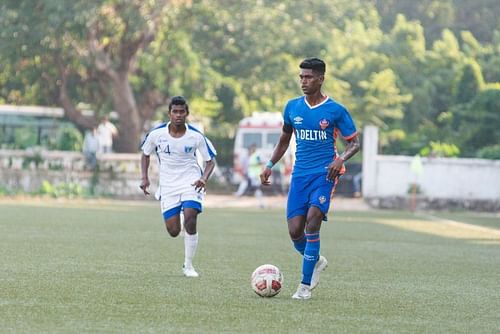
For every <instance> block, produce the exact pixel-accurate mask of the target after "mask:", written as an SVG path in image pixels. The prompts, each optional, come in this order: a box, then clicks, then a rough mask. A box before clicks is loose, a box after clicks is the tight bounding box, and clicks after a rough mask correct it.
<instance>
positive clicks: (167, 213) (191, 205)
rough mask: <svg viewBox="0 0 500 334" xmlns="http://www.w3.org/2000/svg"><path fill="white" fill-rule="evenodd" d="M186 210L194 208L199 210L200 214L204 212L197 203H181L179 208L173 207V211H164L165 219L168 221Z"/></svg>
mask: <svg viewBox="0 0 500 334" xmlns="http://www.w3.org/2000/svg"><path fill="white" fill-rule="evenodd" d="M185 208H192V209H196V210H198V212H201V211H202V207H201V203H200V202H197V201H184V202H181V204H180V205H179V206H176V207H173V208H171V209H168V210H165V211H163V219H164V220H167V219H169V218H170V217H173V216H175V215H178V214H179V213H180V212H181V210H184V209H185Z"/></svg>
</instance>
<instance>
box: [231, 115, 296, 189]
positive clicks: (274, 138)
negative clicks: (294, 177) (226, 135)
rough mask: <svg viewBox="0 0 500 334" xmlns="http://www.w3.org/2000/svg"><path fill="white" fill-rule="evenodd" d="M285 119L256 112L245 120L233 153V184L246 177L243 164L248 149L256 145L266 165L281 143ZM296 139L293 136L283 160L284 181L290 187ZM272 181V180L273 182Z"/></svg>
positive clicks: (238, 130)
mask: <svg viewBox="0 0 500 334" xmlns="http://www.w3.org/2000/svg"><path fill="white" fill-rule="evenodd" d="M282 128H283V117H282V115H281V113H279V112H254V113H253V114H252V116H250V117H245V118H243V119H242V120H241V121H240V122H239V124H238V129H237V130H236V136H235V139H234V151H233V157H234V158H233V176H232V182H233V183H234V184H238V183H240V182H241V180H242V179H243V177H244V170H243V166H242V164H243V163H244V160H245V159H247V158H248V149H249V147H250V146H252V145H255V146H256V148H257V152H258V153H259V154H260V156H261V158H262V161H263V163H264V164H265V163H266V162H267V161H268V160H269V159H270V158H271V154H272V152H273V150H274V147H275V146H276V144H277V143H278V141H279V138H280V135H281V129H282ZM293 152H295V138H294V137H293V136H292V141H291V142H290V147H289V148H288V150H287V152H286V153H285V155H284V156H283V158H282V159H281V162H282V163H283V168H282V170H283V176H284V178H283V180H284V184H285V185H288V184H289V181H290V173H291V171H292V164H293V161H294V155H293ZM271 181H272V180H271Z"/></svg>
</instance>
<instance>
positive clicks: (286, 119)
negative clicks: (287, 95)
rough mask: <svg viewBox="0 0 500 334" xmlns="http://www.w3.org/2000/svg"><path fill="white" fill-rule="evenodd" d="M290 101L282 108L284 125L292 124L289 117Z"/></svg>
mask: <svg viewBox="0 0 500 334" xmlns="http://www.w3.org/2000/svg"><path fill="white" fill-rule="evenodd" d="M290 109H291V108H290V101H288V103H287V104H286V106H285V109H284V110H283V123H284V124H285V125H289V126H293V123H292V120H291V119H290Z"/></svg>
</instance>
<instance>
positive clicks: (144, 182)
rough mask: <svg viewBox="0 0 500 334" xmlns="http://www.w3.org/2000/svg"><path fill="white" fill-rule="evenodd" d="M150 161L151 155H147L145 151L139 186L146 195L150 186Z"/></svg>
mask: <svg viewBox="0 0 500 334" xmlns="http://www.w3.org/2000/svg"><path fill="white" fill-rule="evenodd" d="M149 162H150V157H149V155H145V154H144V153H143V154H142V156H141V185H140V186H139V187H140V188H141V189H142V191H143V192H144V195H149V191H148V187H149V185H150V183H149V176H148V171H149Z"/></svg>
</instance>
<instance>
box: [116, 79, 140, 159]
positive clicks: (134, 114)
mask: <svg viewBox="0 0 500 334" xmlns="http://www.w3.org/2000/svg"><path fill="white" fill-rule="evenodd" d="M111 85H112V95H113V96H112V97H113V107H114V109H115V111H116V112H117V113H118V115H119V117H120V119H119V122H118V137H117V138H116V140H115V143H114V148H115V150H116V152H122V153H125V152H126V153H132V152H138V150H139V145H140V141H141V124H143V122H144V121H143V120H142V118H141V115H140V113H139V110H138V108H137V104H136V101H135V97H134V93H133V92H132V87H131V86H130V82H129V80H128V73H127V72H126V71H123V72H118V75H117V77H116V79H115V80H112V82H111Z"/></svg>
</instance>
